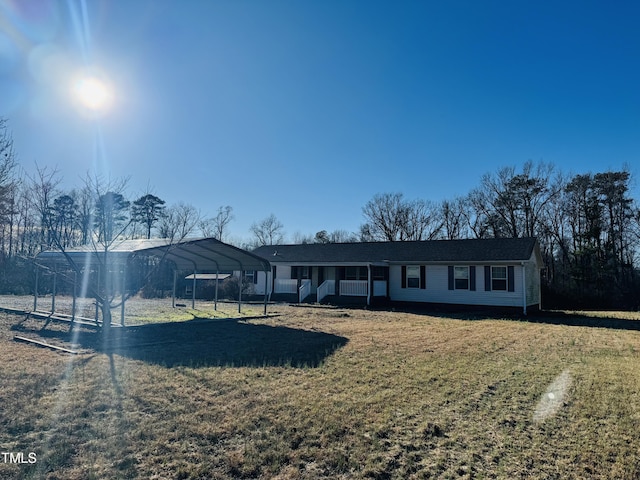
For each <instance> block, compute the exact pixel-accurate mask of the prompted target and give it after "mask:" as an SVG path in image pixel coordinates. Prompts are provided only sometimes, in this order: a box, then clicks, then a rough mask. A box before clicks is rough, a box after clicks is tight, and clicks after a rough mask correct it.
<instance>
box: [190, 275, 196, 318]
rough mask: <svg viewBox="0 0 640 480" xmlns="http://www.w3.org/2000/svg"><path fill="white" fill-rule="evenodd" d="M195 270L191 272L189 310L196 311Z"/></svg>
mask: <svg viewBox="0 0 640 480" xmlns="http://www.w3.org/2000/svg"><path fill="white" fill-rule="evenodd" d="M196 274H197V272H196V270H195V269H194V270H193V288H192V289H191V309H192V310H195V309H196Z"/></svg>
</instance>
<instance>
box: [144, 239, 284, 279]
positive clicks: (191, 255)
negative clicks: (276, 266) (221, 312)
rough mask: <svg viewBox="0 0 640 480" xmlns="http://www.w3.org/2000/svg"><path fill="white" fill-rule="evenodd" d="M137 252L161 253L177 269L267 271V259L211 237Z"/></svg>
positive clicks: (269, 268) (268, 265)
mask: <svg viewBox="0 0 640 480" xmlns="http://www.w3.org/2000/svg"><path fill="white" fill-rule="evenodd" d="M136 254H141V255H155V256H158V257H162V256H164V257H165V258H166V259H167V260H170V261H172V262H173V263H175V265H176V267H177V268H179V269H181V270H189V269H194V268H195V269H196V270H197V271H209V272H215V271H218V270H223V271H224V270H226V271H231V270H260V271H265V272H268V271H270V270H271V264H270V263H269V261H268V260H266V259H264V258H262V257H259V256H257V255H255V254H253V253H251V252H247V251H246V250H242V249H240V248H238V247H234V246H233V245H228V244H226V243H223V242H220V241H219V240H216V239H214V238H200V239H196V240H185V241H183V242H180V243H174V244H172V245H163V246H155V247H151V248H146V249H143V250H141V251H138V252H136Z"/></svg>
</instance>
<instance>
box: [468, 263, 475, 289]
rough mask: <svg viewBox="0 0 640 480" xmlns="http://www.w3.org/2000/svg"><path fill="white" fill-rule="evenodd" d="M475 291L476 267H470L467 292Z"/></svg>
mask: <svg viewBox="0 0 640 480" xmlns="http://www.w3.org/2000/svg"><path fill="white" fill-rule="evenodd" d="M475 289H476V267H475V265H471V266H470V267H469V290H471V291H475Z"/></svg>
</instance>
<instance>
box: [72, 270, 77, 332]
mask: <svg viewBox="0 0 640 480" xmlns="http://www.w3.org/2000/svg"><path fill="white" fill-rule="evenodd" d="M77 296H78V272H76V271H75V270H74V271H73V303H72V304H71V322H73V321H74V320H75V319H76V297H77Z"/></svg>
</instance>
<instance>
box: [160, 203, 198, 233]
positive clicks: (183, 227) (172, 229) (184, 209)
mask: <svg viewBox="0 0 640 480" xmlns="http://www.w3.org/2000/svg"><path fill="white" fill-rule="evenodd" d="M199 223H200V213H199V212H198V210H196V208H195V207H194V206H193V205H189V204H186V203H178V204H176V205H172V206H170V207H168V208H167V209H166V211H165V214H164V215H163V217H162V218H161V219H160V222H159V227H158V230H159V233H160V236H161V237H162V238H167V239H169V240H170V241H171V243H174V242H179V241H181V240H184V239H185V238H187V237H188V236H190V235H191V234H193V233H194V232H195V231H196V227H197V226H198V224H199Z"/></svg>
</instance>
